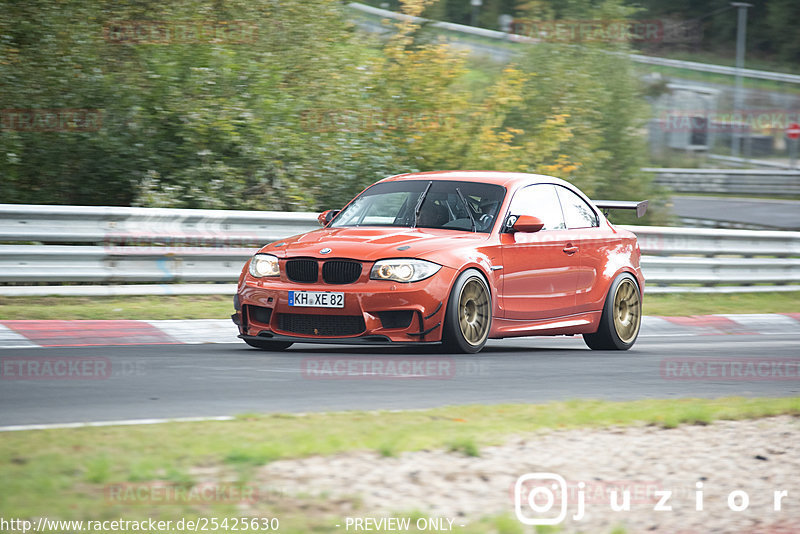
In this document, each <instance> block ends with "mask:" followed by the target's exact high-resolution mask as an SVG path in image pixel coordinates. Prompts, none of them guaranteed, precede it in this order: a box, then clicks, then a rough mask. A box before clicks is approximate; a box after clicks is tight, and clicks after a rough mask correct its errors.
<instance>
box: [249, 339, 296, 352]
mask: <svg viewBox="0 0 800 534" xmlns="http://www.w3.org/2000/svg"><path fill="white" fill-rule="evenodd" d="M244 342H245V343H247V344H248V345H250V346H251V347H255V348H257V349H261V350H269V351H274V352H277V351H281V350H286V349H288V348H289V347H291V346H292V342H291V341H269V340H266V339H264V340H261V339H245V340H244Z"/></svg>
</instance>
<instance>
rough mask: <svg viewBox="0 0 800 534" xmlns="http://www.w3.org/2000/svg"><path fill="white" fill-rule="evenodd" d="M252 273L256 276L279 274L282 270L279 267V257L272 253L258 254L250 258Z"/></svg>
mask: <svg viewBox="0 0 800 534" xmlns="http://www.w3.org/2000/svg"><path fill="white" fill-rule="evenodd" d="M249 270H250V275H251V276H255V277H256V278H261V277H263V276H278V275H279V274H280V273H281V271H280V267H278V258H276V257H275V256H273V255H272V254H256V255H255V256H253V259H252V260H250V269H249Z"/></svg>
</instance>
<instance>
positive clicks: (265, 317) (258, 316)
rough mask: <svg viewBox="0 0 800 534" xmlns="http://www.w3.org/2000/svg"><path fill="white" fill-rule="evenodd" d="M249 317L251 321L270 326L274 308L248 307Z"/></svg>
mask: <svg viewBox="0 0 800 534" xmlns="http://www.w3.org/2000/svg"><path fill="white" fill-rule="evenodd" d="M247 310H248V315H249V317H250V320H251V321H255V322H257V323H261V324H266V325H268V324H269V320H270V318H271V317H272V308H263V307H261V306H248V307H247Z"/></svg>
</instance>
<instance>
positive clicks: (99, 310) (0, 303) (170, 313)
mask: <svg viewBox="0 0 800 534" xmlns="http://www.w3.org/2000/svg"><path fill="white" fill-rule="evenodd" d="M798 311H800V292H797V291H795V292H792V291H789V292H774V293H730V294H700V293H688V294H671V295H648V294H647V290H646V288H645V299H644V312H645V315H702V314H710V313H791V312H798ZM231 313H233V300H232V298H231V297H230V296H227V295H218V296H194V295H193V296H170V297H92V298H89V297H33V298H28V297H0V320H15V319H16V320H20V319H39V320H45V319H226V318H228V317H230V315H231Z"/></svg>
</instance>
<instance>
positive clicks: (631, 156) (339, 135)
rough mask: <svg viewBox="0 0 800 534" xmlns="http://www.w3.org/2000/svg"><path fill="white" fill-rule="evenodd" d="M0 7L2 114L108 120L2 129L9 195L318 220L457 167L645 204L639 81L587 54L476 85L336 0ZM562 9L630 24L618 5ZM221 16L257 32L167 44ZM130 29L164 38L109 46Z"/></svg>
mask: <svg viewBox="0 0 800 534" xmlns="http://www.w3.org/2000/svg"><path fill="white" fill-rule="evenodd" d="M0 3H1V4H2V5H0V51H1V52H2V54H0V80H2V100H0V109H31V108H33V109H63V108H77V109H91V110H95V109H96V110H99V111H100V112H101V114H102V126H101V127H100V128H99V129H96V130H92V131H66V132H42V131H19V129H14V128H11V129H8V128H7V129H6V130H4V131H3V132H2V134H0V175H2V176H3V179H2V180H1V181H0V196H1V197H2V199H3V201H4V202H19V203H22V202H24V203H64V204H105V205H130V204H133V205H142V206H151V207H187V208H201V207H202V208H219V209H221V208H227V209H270V210H291V211H301V210H319V209H323V208H336V207H341V206H342V205H343V204H344V203H345V202H347V201H348V200H349V199H350V198H352V196H353V195H355V194H356V193H358V192H359V191H360V190H361V189H362V188H364V187H365V186H367V185H369V184H370V183H372V182H374V181H376V180H378V179H380V178H382V177H385V176H388V175H390V174H396V173H401V172H411V171H425V170H439V169H458V168H465V169H466V168H473V169H487V170H520V171H530V172H542V173H547V174H554V175H557V176H561V177H564V178H567V179H569V180H571V181H574V182H575V183H576V184H578V185H579V186H581V187H582V188H584V190H585V191H586V192H587V193H588V194H590V195H593V194H597V195H601V196H607V197H613V198H645V197H650V198H652V194H651V193H652V191H650V190H649V186H648V184H647V180H646V178H645V177H644V176H642V175H641V174H640V173H639V171H638V168H639V166H641V163H642V162H641V156H642V154H643V153H644V147H643V142H642V140H641V138H642V137H643V132H642V131H640V129H641V126H642V122H641V119H642V117H643V113H642V109H641V107H640V106H639V105H638V104H636V102H639V101H640V100H641V99H640V95H639V94H638V91H639V88H638V85H637V82H636V80H635V78H634V76H633V74H632V73H631V71H630V66H629V64H628V62H627V60H626V59H624V58H622V57H618V56H612V55H609V54H606V53H605V52H603V51H600V50H595V49H592V48H586V49H573V48H570V47H567V46H563V45H544V46H537V47H531V51H530V54H529V55H528V56H527V57H525V58H523V59H522V61H521V63H520V65H517V66H509V67H507V68H505V69H504V70H502V71H499V72H498V71H497V69H494V70H493V71H492V70H491V69H490V70H488V74H487V73H483V74H482V75H481V76H476V75H475V73H476V71H475V70H474V69H473V70H470V69H469V68H468V67H467V64H466V59H465V56H464V54H463V53H459V52H456V51H455V50H453V49H452V48H451V47H449V46H448V45H446V44H445V43H442V42H439V41H438V40H436V38H435V37H434V38H431V37H430V35H428V34H426V33H425V32H419V31H418V30H419V28H418V26H416V25H415V24H412V23H409V22H402V23H398V24H397V30H396V32H395V33H394V34H393V35H392V36H391V37H389V38H388V39H387V40H386V41H385V42H383V43H379V42H377V41H375V42H372V41H369V40H368V37H367V36H364V35H362V34H360V33H357V32H355V30H354V29H353V28H352V27H351V25H349V24H348V23H347V22H346V17H345V15H344V14H343V12H342V7H341V4H340V3H339V2H335V1H333V0H284V1H281V2H280V3H277V2H273V1H270V0H253V1H249V0H235V1H232V2H226V3H219V2H212V1H211V0H182V1H180V2H176V3H167V4H157V3H156V4H153V3H145V4H142V3H139V2H135V1H133V0H127V1H123V2H110V1H106V0H97V1H95V2H90V3H84V2H79V1H78V0H65V1H64V2H58V3H52V2H45V1H44V0H38V1H33V2H29V3H25V4H19V3H16V2H11V1H9V0H5V1H3V0H0ZM441 5H443V4H441V2H440V3H436V2H430V1H423V0H405V1H404V2H402V9H403V10H404V11H405V12H407V13H409V14H414V15H420V14H423V13H426V11H425V10H426V9H427V10H428V11H430V10H435V9H437V7H436V6H440V7H439V9H441ZM447 5H448V6H449V5H450V4H447ZM487 5H488V4H487ZM497 5H498V6H500V4H497ZM504 6H505V4H503V6H500V7H502V8H503V9H505V7H504ZM569 6H570V9H572V10H573V11H574V12H575V13H577V14H583V13H594V14H596V15H597V16H604V17H617V18H619V17H621V16H623V15H625V14H627V13H628V11H627V10H626V9H624V8H623V7H621V5H620V3H619V1H618V0H608V1H606V2H604V3H601V4H598V5H595V4H594V3H591V2H589V1H588V0H580V1H575V2H570V3H569ZM500 7H498V8H497V9H500ZM153 21H161V22H156V23H154V22H153ZM235 21H240V22H241V23H243V24H244V25H245V26H246V27H248V28H251V29H252V30H253V31H250V32H249V33H247V32H246V35H245V37H246V38H245V39H242V40H241V41H242V42H238V41H236V40H235V39H232V38H230V37H227V38H226V37H225V36H224V35H223V36H222V37H216V38H204V39H201V38H197V39H188V40H187V39H181V37H180V34H179V33H175V28H179V27H183V26H190V27H196V26H197V25H200V24H204V23H205V24H208V23H211V24H215V25H217V26H219V25H225V24H228V25H230V24H234V23H236V22H235ZM141 23H148V24H150V26H151V27H159V28H160V26H159V24H160V25H161V26H166V29H167V30H168V31H169V32H170V33H162V34H158V36H159V39H152V38H151V39H150V41H147V40H146V39H145V41H146V42H142V40H141V39H140V40H136V39H133V40H131V39H128V40H123V42H120V39H118V38H115V37H114V36H116V35H123V36H125V35H128V34H124V33H123V34H119V33H118V30H119V28H123V29H124V28H128V27H130V26H133V25H135V24H141ZM162 29H163V28H162ZM115 32H116V33H115ZM137 35H138V34H137ZM237 36H238V34H237Z"/></svg>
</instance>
